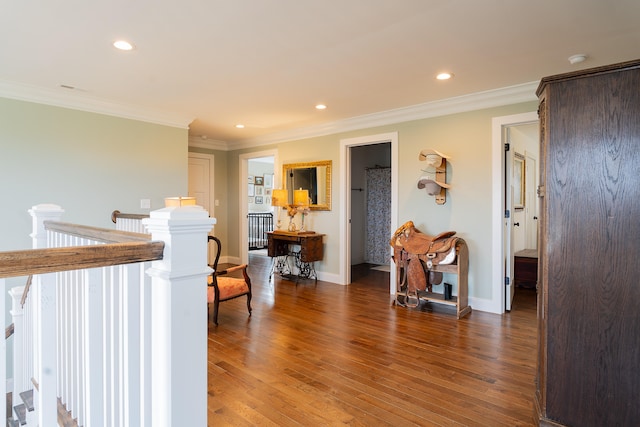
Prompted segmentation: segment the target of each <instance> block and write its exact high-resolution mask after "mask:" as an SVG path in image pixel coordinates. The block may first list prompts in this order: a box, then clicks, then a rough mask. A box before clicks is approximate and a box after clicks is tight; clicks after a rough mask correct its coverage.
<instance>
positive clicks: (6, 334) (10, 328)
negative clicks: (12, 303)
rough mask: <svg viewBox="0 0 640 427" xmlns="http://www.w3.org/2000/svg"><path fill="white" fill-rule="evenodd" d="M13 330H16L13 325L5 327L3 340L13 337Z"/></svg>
mask: <svg viewBox="0 0 640 427" xmlns="http://www.w3.org/2000/svg"><path fill="white" fill-rule="evenodd" d="M15 329H16V327H15V324H13V323H12V324H10V325H9V326H7V327H6V328H5V329H4V339H5V340H6V339H9V337H10V336H11V335H13V332H14V331H15Z"/></svg>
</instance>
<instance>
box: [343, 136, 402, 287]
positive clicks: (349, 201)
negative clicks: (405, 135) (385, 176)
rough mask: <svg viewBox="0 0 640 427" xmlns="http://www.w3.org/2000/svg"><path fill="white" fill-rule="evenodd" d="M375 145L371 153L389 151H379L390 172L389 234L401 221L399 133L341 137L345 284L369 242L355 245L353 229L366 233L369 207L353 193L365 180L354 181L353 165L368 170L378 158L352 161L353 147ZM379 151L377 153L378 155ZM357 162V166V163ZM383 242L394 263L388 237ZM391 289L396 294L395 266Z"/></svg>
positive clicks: (391, 276)
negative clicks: (364, 228) (399, 219)
mask: <svg viewBox="0 0 640 427" xmlns="http://www.w3.org/2000/svg"><path fill="white" fill-rule="evenodd" d="M375 146H378V147H377V148H371V150H372V151H371V153H374V152H377V150H380V153H384V152H385V150H386V152H387V153H388V154H380V156H381V157H380V158H381V159H383V160H382V163H380V166H385V167H386V166H388V167H389V172H390V193H391V196H390V206H389V211H390V214H389V216H390V220H389V230H388V233H387V236H391V233H392V231H393V230H394V229H395V228H394V227H397V224H398V203H397V201H398V188H397V187H398V184H397V183H398V133H397V132H392V133H386V134H378V135H370V136H364V137H358V138H349V139H343V140H341V141H340V179H339V182H341V183H342V191H341V200H340V236H341V240H342V244H341V245H340V280H341V283H342V284H344V285H347V284H349V283H351V265H352V263H353V262H357V257H358V256H362V257H364V256H366V254H365V253H364V252H363V251H364V250H366V249H365V248H366V246H362V247H360V246H358V247H355V244H354V242H353V241H354V236H352V235H353V234H354V233H355V234H356V236H357V235H358V233H364V232H363V231H361V229H362V227H363V223H365V224H366V217H365V213H364V210H366V207H363V205H362V203H363V202H362V201H360V200H359V199H360V197H359V195H354V193H358V191H357V190H352V189H353V188H362V189H363V192H364V185H365V183H363V184H362V185H363V186H362V187H361V186H359V185H354V183H356V184H357V182H356V181H355V179H354V176H353V174H354V170H353V169H354V167H357V168H358V170H362V171H363V173H365V172H364V171H366V169H367V168H368V167H371V168H375V166H376V162H377V161H374V162H373V163H372V164H371V165H365V164H364V163H366V162H362V164H360V163H358V162H353V161H352V159H353V157H354V156H355V153H354V152H353V149H358V150H365V152H366V150H368V149H367V148H366V147H375ZM358 147H361V148H358ZM360 154H362V153H358V155H360ZM377 155H378V154H376V156H377ZM385 156H386V157H385ZM354 163H355V164H356V165H357V166H354ZM383 163H384V164H383ZM363 179H365V178H363ZM363 196H364V195H363ZM362 199H364V197H362ZM354 228H355V231H354ZM384 246H385V247H384V249H383V250H386V251H388V253H389V257H388V259H387V262H388V263H389V265H391V262H392V261H391V259H390V254H391V248H390V247H389V246H388V241H387V242H385V245H384ZM361 249H362V251H361ZM353 253H355V257H356V258H354V254H353ZM392 284H393V285H392ZM389 292H390V293H392V294H395V269H393V268H391V272H390V283H389Z"/></svg>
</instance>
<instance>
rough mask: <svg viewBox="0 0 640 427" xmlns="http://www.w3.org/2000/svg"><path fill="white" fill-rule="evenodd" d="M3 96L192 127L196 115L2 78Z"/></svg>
mask: <svg viewBox="0 0 640 427" xmlns="http://www.w3.org/2000/svg"><path fill="white" fill-rule="evenodd" d="M0 97H3V98H10V99H16V100H19V101H27V102H35V103H38V104H45V105H51V106H54V107H62V108H70V109H72V110H80V111H86V112H91V113H98V114H105V115H108V116H115V117H120V118H124V119H131V120H138V121H142V122H148V123H154V124H158V125H164V126H171V127H176V128H181V129H188V128H189V124H190V123H191V122H192V121H193V120H194V119H195V117H192V116H187V115H185V114H183V113H173V112H168V111H160V110H153V109H149V108H144V107H137V106H131V105H124V104H118V103H115V102H112V101H107V100H105V99H99V98H92V97H90V96H86V95H85V94H82V93H81V92H78V91H69V90H68V89H48V88H42V87H37V86H31V85H26V84H22V83H16V82H10V81H7V80H2V79H0Z"/></svg>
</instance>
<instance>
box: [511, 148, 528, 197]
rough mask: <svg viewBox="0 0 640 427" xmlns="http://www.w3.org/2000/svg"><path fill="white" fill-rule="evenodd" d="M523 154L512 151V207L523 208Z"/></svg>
mask: <svg viewBox="0 0 640 427" xmlns="http://www.w3.org/2000/svg"><path fill="white" fill-rule="evenodd" d="M524 161H525V160H524V156H523V155H522V154H518V153H514V156H513V208H514V209H524V193H525V190H524V189H525V186H524V185H525V182H524V177H525V174H524V166H525V163H524Z"/></svg>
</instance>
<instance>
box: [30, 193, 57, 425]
mask: <svg viewBox="0 0 640 427" xmlns="http://www.w3.org/2000/svg"><path fill="white" fill-rule="evenodd" d="M63 212H64V210H63V209H62V208H61V207H60V206H57V205H51V204H42V205H36V206H34V207H32V208H31V209H30V210H29V214H31V217H32V218H33V221H32V227H33V232H32V233H31V238H32V247H33V249H43V248H47V247H48V243H47V231H46V230H45V227H44V222H45V221H59V220H60V218H62V213H63ZM33 285H34V287H35V289H36V291H37V292H36V295H37V301H34V303H35V307H37V309H36V310H33V313H34V315H35V316H36V319H34V320H35V321H34V325H35V327H36V330H37V333H36V334H34V337H33V338H34V340H35V342H34V346H33V348H34V349H35V354H34V359H35V360H37V361H36V362H35V365H36V366H35V367H34V371H33V372H34V375H35V377H36V380H37V381H38V390H37V391H36V390H34V393H33V396H34V406H35V407H36V408H37V413H38V425H40V426H43V427H46V426H55V425H57V419H58V408H57V405H58V402H57V396H56V377H57V368H56V354H57V349H56V339H57V334H56V286H55V274H54V273H50V274H43V275H38V276H36V277H34V280H33Z"/></svg>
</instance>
